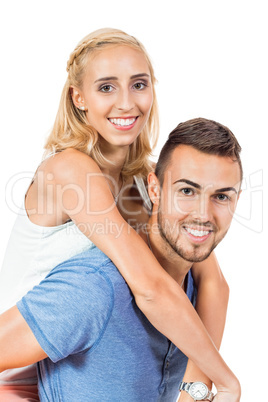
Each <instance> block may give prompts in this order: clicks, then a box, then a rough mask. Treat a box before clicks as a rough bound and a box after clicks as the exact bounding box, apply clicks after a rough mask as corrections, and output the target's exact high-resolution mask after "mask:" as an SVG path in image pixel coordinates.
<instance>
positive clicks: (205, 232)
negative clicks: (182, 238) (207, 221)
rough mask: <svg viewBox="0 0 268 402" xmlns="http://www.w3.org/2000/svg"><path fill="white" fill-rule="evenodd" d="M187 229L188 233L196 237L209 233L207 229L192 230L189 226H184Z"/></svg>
mask: <svg viewBox="0 0 268 402" xmlns="http://www.w3.org/2000/svg"><path fill="white" fill-rule="evenodd" d="M185 229H186V230H187V232H188V233H190V234H191V235H193V236H196V237H202V236H206V235H208V234H209V231H207V230H194V229H190V228H185Z"/></svg>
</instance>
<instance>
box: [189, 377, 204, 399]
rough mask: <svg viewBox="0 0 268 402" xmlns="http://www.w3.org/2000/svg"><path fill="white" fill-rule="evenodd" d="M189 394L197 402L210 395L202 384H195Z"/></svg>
mask: <svg viewBox="0 0 268 402" xmlns="http://www.w3.org/2000/svg"><path fill="white" fill-rule="evenodd" d="M189 394H190V395H191V397H192V398H194V399H195V400H196V401H202V399H204V398H205V397H206V396H207V394H208V387H207V386H206V384H203V383H202V382H194V383H193V384H192V385H191V387H190V389H189Z"/></svg>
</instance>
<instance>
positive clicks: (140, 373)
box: [0, 119, 242, 402]
mask: <svg viewBox="0 0 268 402" xmlns="http://www.w3.org/2000/svg"><path fill="white" fill-rule="evenodd" d="M239 152H240V146H239V144H238V143H237V141H236V139H235V137H234V136H233V134H232V133H231V132H230V131H229V130H228V129H227V128H225V127H224V126H221V125H220V124H218V123H215V122H212V121H209V120H205V119H195V120H192V121H188V122H186V123H182V124H180V125H179V126H178V127H177V128H176V129H175V130H174V131H173V132H172V133H171V134H170V136H169V139H168V141H167V143H166V144H165V146H164V148H163V150H162V151H161V154H160V157H159V161H158V163H157V166H156V170H155V173H150V174H149V176H148V184H149V190H148V191H149V196H150V199H151V201H152V203H153V208H152V215H151V217H150V220H149V222H148V226H147V227H146V229H147V230H146V231H144V232H143V233H142V236H143V238H144V240H145V241H146V242H147V243H148V246H149V247H150V248H151V249H152V251H153V252H154V254H155V256H156V257H157V259H158V261H159V262H160V264H161V265H162V266H163V267H164V268H165V270H166V271H167V273H168V274H169V275H171V276H172V277H173V278H174V280H176V281H177V282H178V283H179V284H180V285H181V287H182V288H183V289H184V290H185V292H186V294H187V296H188V297H189V299H190V300H191V302H192V303H194V301H195V287H194V283H193V279H192V276H191V271H190V269H191V266H192V264H193V262H198V261H203V260H204V259H206V258H207V257H208V255H209V254H210V253H211V251H212V250H213V249H214V248H215V247H216V245H217V244H218V243H219V242H220V241H221V240H222V238H223V237H224V236H225V234H226V232H227V230H228V228H229V226H230V224H231V220H232V215H233V212H234V210H235V207H236V204H237V200H238V198H239V194H240V184H241V178H242V166H241V161H240V157H239ZM12 314H13V316H14V323H16V322H17V321H18V320H19V321H20V324H19V325H18V327H17V326H16V325H15V324H14V328H13V329H12V330H13V331H11V330H9V332H8V335H10V336H12V335H13V336H14V338H15V341H13V340H12V339H11V342H12V341H13V342H18V341H19V343H20V347H21V354H22V358H21V359H22V360H21V361H23V364H25V365H26V364H29V363H32V362H33V361H38V360H41V359H44V358H45V357H47V356H48V357H49V359H45V360H42V361H41V362H40V363H38V372H39V392H40V396H41V400H43V401H49V402H52V401H58V400H63V401H64V402H65V401H72V402H73V401H94V402H95V401H102V402H104V401H128V402H131V401H133V402H134V401H136V402H138V401H139V402H140V401H146V402H149V401H162V402H164V401H176V399H177V397H178V393H179V387H181V389H182V390H183V391H188V392H189V393H190V395H191V396H192V398H195V399H198V398H199V399H198V400H201V399H200V398H202V400H212V395H211V394H210V393H209V392H208V390H207V389H206V387H205V386H204V385H203V384H199V383H194V386H192V387H191V384H184V383H183V384H181V386H180V381H181V380H182V378H183V374H184V371H185V367H186V363H187V358H186V356H185V355H183V353H182V352H181V351H180V350H179V349H177V348H176V347H175V346H174V345H173V344H172V343H171V342H170V341H169V340H168V339H167V338H166V337H165V336H164V335H162V334H160V333H159V332H158V331H157V330H156V329H155V328H154V327H152V325H151V324H150V323H149V321H148V320H147V319H146V317H145V316H144V315H143V314H142V313H141V311H140V310H139V309H138V307H137V305H136V304H135V301H134V299H133V296H132V294H131V292H130V290H129V288H128V286H127V284H126V282H125V281H124V279H123V278H122V276H121V275H120V273H119V272H118V270H117V269H116V267H115V266H114V265H113V263H112V262H111V260H109V259H108V257H106V256H105V255H104V254H103V253H102V252H101V251H100V250H98V249H97V248H94V249H91V250H89V251H87V252H85V253H83V254H80V255H78V256H76V257H74V258H73V259H71V260H69V261H66V262H65V263H63V264H61V265H59V266H58V267H56V268H55V269H53V270H52V271H51V273H50V274H49V275H48V276H47V278H46V279H45V280H44V281H43V282H42V283H41V284H40V285H39V286H37V287H36V288H34V289H33V290H32V291H31V292H29V293H28V294H27V295H26V296H25V297H24V298H23V299H22V300H21V301H20V302H19V303H18V304H17V307H15V308H14V309H13V310H12ZM16 331H21V337H20V336H19V334H18V333H17V332H16ZM0 344H1V339H0ZM0 350H1V349H0ZM5 368H8V366H5V365H4V364H1V359H0V370H4V369H5Z"/></svg>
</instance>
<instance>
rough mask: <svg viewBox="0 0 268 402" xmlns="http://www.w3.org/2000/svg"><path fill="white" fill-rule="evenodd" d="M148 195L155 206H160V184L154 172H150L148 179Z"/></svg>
mask: <svg viewBox="0 0 268 402" xmlns="http://www.w3.org/2000/svg"><path fill="white" fill-rule="evenodd" d="M147 181H148V194H149V197H150V200H151V201H152V203H153V204H154V205H159V200H160V183H159V180H158V178H157V177H156V175H155V173H154V172H150V173H149V174H148V177H147Z"/></svg>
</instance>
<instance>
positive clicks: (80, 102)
mask: <svg viewBox="0 0 268 402" xmlns="http://www.w3.org/2000/svg"><path fill="white" fill-rule="evenodd" d="M70 94H71V97H72V100H73V104H74V106H76V107H77V108H78V109H80V110H84V111H87V108H86V105H85V102H84V98H83V95H82V93H81V91H80V90H79V89H77V88H75V87H70Z"/></svg>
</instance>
